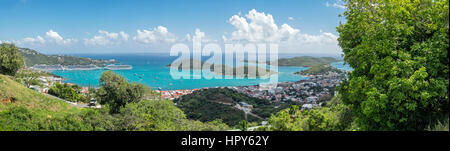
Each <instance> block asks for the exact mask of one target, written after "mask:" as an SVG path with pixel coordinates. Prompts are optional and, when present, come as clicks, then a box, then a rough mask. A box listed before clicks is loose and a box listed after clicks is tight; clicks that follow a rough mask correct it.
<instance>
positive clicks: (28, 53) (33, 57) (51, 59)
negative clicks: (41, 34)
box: [19, 48, 118, 67]
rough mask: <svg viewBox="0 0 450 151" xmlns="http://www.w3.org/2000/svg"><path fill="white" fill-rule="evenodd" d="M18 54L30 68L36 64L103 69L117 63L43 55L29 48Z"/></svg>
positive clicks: (20, 50) (113, 61) (21, 50)
mask: <svg viewBox="0 0 450 151" xmlns="http://www.w3.org/2000/svg"><path fill="white" fill-rule="evenodd" d="M19 52H20V53H21V54H22V56H23V58H24V63H25V66H27V67H32V66H34V65H38V64H44V65H63V66H67V65H91V64H92V65H96V66H99V67H104V66H106V65H107V64H115V63H118V62H117V61H116V60H96V59H91V58H83V57H75V56H66V55H45V54H42V53H39V52H38V51H36V50H33V49H29V48H19Z"/></svg>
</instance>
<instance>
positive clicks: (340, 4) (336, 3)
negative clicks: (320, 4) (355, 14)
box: [325, 0, 347, 9]
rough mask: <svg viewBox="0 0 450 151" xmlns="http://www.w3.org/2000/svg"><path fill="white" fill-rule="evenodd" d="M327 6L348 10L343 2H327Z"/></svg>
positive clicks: (338, 0)
mask: <svg viewBox="0 0 450 151" xmlns="http://www.w3.org/2000/svg"><path fill="white" fill-rule="evenodd" d="M325 6H327V7H334V8H340V9H346V8H347V7H345V4H344V2H343V1H342V0H335V1H334V2H326V3H325Z"/></svg>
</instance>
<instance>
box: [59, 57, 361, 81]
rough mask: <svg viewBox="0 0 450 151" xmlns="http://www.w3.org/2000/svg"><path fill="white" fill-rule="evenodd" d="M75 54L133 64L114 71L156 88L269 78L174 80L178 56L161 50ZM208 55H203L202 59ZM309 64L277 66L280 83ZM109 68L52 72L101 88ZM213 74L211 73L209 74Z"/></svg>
mask: <svg viewBox="0 0 450 151" xmlns="http://www.w3.org/2000/svg"><path fill="white" fill-rule="evenodd" d="M71 55H73V56H79V57H88V58H92V59H108V60H109V59H115V60H117V61H119V62H120V64H125V65H131V66H133V69H132V70H114V72H115V73H117V74H119V75H121V76H123V77H125V78H126V79H127V80H128V81H129V82H137V83H142V84H145V85H147V86H149V87H151V88H152V89H155V90H158V89H159V90H181V89H195V88H214V87H225V86H249V85H258V84H259V83H264V82H268V81H269V79H268V78H265V79H263V78H257V79H249V78H244V79H236V78H234V79H225V78H222V79H205V78H203V77H202V78H201V79H193V78H190V79H174V78H172V76H171V74H170V68H169V67H167V66H166V65H168V64H171V63H172V62H173V61H174V60H175V59H177V58H178V57H173V56H170V55H169V54H163V53H161V54H159V53H145V54H144V53H139V54H138V53H136V54H71ZM295 56H302V55H300V54H299V55H295V54H284V55H283V54H280V55H279V58H291V57H295ZM204 59H207V58H202V60H204ZM331 66H333V67H336V68H338V69H341V70H347V71H348V70H352V68H351V67H350V66H348V64H345V63H344V62H342V61H341V62H334V63H331ZM307 69H308V67H285V66H279V67H278V82H294V81H299V80H305V79H308V77H303V76H300V75H296V74H294V73H295V72H298V71H303V70H307ZM105 71H106V70H78V71H74V70H73V71H67V70H66V71H51V73H53V74H55V75H58V76H62V77H63V78H64V79H65V82H68V83H74V84H77V85H80V86H86V87H98V86H99V84H100V83H99V80H100V76H101V73H102V72H105ZM209 74H210V73H209Z"/></svg>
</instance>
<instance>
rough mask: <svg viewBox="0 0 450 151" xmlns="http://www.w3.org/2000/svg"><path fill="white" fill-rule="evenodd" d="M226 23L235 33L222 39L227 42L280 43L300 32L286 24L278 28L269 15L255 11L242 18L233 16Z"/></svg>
mask: <svg viewBox="0 0 450 151" xmlns="http://www.w3.org/2000/svg"><path fill="white" fill-rule="evenodd" d="M228 22H229V23H230V24H232V25H233V26H234V27H235V28H236V31H233V32H232V33H231V37H223V38H222V39H224V40H227V41H242V40H245V41H249V42H261V41H264V42H280V41H283V40H287V39H290V38H293V37H294V36H295V35H296V34H297V33H298V32H300V30H298V29H294V28H292V27H291V26H289V25H288V24H283V25H281V26H280V27H279V26H278V25H277V24H275V21H274V19H273V16H272V15H271V14H267V15H266V14H265V13H264V12H257V11H256V10H255V9H253V10H251V11H249V12H248V14H246V15H245V17H244V16H240V15H234V16H232V17H231V18H230V19H229V20H228Z"/></svg>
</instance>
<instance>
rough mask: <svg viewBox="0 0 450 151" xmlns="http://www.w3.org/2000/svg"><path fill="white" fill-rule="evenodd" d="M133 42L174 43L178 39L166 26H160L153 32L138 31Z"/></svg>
mask: <svg viewBox="0 0 450 151" xmlns="http://www.w3.org/2000/svg"><path fill="white" fill-rule="evenodd" d="M133 40H135V41H137V42H139V43H144V44H148V43H160V42H165V43H173V42H175V41H176V40H177V37H176V36H175V35H174V34H172V33H170V32H169V31H168V29H167V28H166V27H164V26H158V27H156V28H153V30H145V29H144V30H137V35H136V36H134V37H133Z"/></svg>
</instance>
